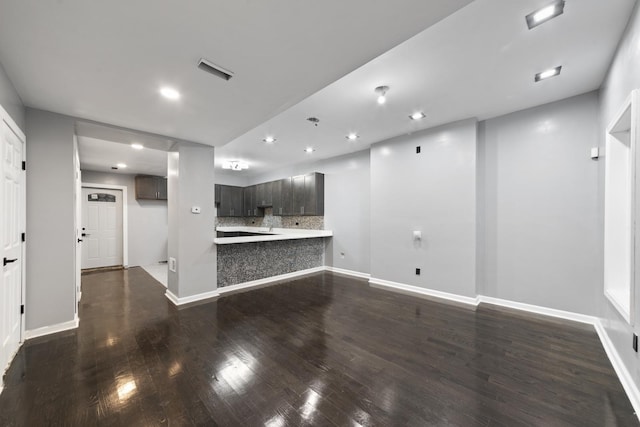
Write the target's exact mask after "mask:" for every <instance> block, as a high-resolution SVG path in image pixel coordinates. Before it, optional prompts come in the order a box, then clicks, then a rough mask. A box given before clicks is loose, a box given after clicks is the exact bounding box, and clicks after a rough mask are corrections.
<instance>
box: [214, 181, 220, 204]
mask: <svg viewBox="0 0 640 427" xmlns="http://www.w3.org/2000/svg"><path fill="white" fill-rule="evenodd" d="M221 187H222V186H221V185H220V184H215V185H214V186H213V198H214V201H213V202H214V203H215V204H216V205H219V204H220V191H221Z"/></svg>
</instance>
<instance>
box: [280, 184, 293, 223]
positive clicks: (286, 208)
mask: <svg viewBox="0 0 640 427" xmlns="http://www.w3.org/2000/svg"><path fill="white" fill-rule="evenodd" d="M280 197H281V201H280V206H281V207H282V210H281V211H280V212H281V213H280V215H282V216H288V215H293V183H292V180H291V177H289V178H284V179H281V180H280Z"/></svg>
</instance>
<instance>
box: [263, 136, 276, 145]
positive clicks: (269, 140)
mask: <svg viewBox="0 0 640 427" xmlns="http://www.w3.org/2000/svg"><path fill="white" fill-rule="evenodd" d="M262 141H264V142H266V143H267V144H273V143H274V142H276V139H275V138H274V137H272V136H267V137H266V138H265V139H263V140H262Z"/></svg>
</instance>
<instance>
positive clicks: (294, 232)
mask: <svg viewBox="0 0 640 427" xmlns="http://www.w3.org/2000/svg"><path fill="white" fill-rule="evenodd" d="M216 231H224V232H234V231H240V232H245V233H257V234H261V233H264V235H263V236H242V237H215V238H214V239H213V243H215V244H216V245H225V244H232V243H251V242H271V241H275V240H292V239H313V238H316V237H331V236H333V232H332V231H331V230H304V229H299V228H273V229H271V230H269V228H268V227H216Z"/></svg>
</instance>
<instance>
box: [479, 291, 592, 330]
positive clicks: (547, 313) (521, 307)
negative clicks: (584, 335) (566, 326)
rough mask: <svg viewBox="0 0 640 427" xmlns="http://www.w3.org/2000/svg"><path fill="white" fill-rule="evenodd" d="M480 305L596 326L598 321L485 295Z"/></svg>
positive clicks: (590, 317)
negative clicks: (489, 305)
mask: <svg viewBox="0 0 640 427" xmlns="http://www.w3.org/2000/svg"><path fill="white" fill-rule="evenodd" d="M478 303H479V304H481V303H487V304H493V305H499V306H501V307H508V308H513V309H516V310H521V311H527V312H529V313H536V314H542V315H544V316H550V317H557V318H560V319H566V320H572V321H574V322H580V323H588V324H590V325H595V323H596V321H597V320H598V319H597V318H596V317H593V316H587V315H586V314H580V313H574V312H571V311H563V310H556V309H555V308H547V307H541V306H539V305H532V304H525V303H522V302H515V301H510V300H506V299H500V298H493V297H487V296H484V295H478Z"/></svg>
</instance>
